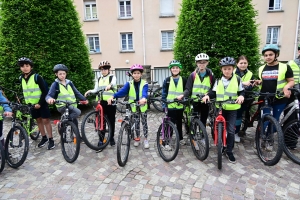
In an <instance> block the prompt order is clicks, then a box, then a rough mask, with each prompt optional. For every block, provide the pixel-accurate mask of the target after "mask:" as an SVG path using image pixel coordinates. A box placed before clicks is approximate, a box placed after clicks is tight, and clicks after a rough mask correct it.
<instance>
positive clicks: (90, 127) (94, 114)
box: [81, 111, 112, 151]
mask: <svg viewBox="0 0 300 200" xmlns="http://www.w3.org/2000/svg"><path fill="white" fill-rule="evenodd" d="M100 119H101V115H100V112H99V111H91V112H89V113H88V114H86V116H85V117H84V118H83V120H82V124H81V134H82V139H83V140H84V142H85V144H86V145H87V146H88V147H90V148H91V149H93V150H95V151H99V150H101V149H104V148H105V147H106V146H107V145H108V143H109V141H110V138H111V135H112V134H111V125H110V122H109V120H108V118H107V116H106V115H104V116H103V130H102V131H100V128H101V127H100V126H101V124H100Z"/></svg>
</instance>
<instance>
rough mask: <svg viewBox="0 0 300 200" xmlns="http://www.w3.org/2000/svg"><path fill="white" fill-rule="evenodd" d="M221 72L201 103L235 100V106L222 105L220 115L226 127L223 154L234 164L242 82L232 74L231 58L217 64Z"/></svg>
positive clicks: (241, 101)
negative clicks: (235, 136)
mask: <svg viewBox="0 0 300 200" xmlns="http://www.w3.org/2000/svg"><path fill="white" fill-rule="evenodd" d="M219 65H220V67H221V71H222V74H223V76H222V78H221V79H218V80H217V81H216V83H215V85H214V87H213V89H212V91H210V92H209V93H208V94H207V95H205V96H204V97H203V101H204V102H206V101H207V100H208V101H209V99H210V98H215V97H216V101H225V100H228V99H229V98H232V99H233V100H235V99H236V104H223V105H222V113H223V116H224V118H225V120H226V126H227V130H226V131H227V141H226V142H227V148H226V150H225V149H223V152H224V153H225V155H226V156H227V158H228V160H229V162H231V163H235V162H236V160H235V157H234V155H233V152H232V149H233V146H234V133H235V130H234V129H235V121H236V115H237V110H238V109H239V108H240V107H241V104H242V103H243V101H244V89H243V85H242V81H241V80H240V78H239V77H238V76H236V75H235V74H234V73H233V70H234V67H235V60H234V58H231V57H225V58H223V59H221V61H220V63H219Z"/></svg>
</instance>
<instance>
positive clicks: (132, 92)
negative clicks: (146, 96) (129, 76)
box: [128, 80, 148, 112]
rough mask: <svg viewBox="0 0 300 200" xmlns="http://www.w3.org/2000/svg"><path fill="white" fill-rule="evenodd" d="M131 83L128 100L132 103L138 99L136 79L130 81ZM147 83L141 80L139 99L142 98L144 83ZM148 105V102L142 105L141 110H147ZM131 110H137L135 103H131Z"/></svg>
mask: <svg viewBox="0 0 300 200" xmlns="http://www.w3.org/2000/svg"><path fill="white" fill-rule="evenodd" d="M129 84H130V88H129V99H128V102H129V103H132V102H134V100H135V99H136V93H135V88H134V80H132V81H130V82H129ZM146 84H147V82H146V81H144V80H141V82H140V86H139V97H138V100H140V99H141V98H142V95H143V88H144V85H146ZM147 107H148V106H147V103H146V104H145V105H143V106H141V107H140V110H141V112H146V111H147ZM131 111H132V112H136V106H135V105H134V104H131Z"/></svg>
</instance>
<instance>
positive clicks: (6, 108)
mask: <svg viewBox="0 0 300 200" xmlns="http://www.w3.org/2000/svg"><path fill="white" fill-rule="evenodd" d="M0 102H8V100H7V99H6V98H5V96H4V95H3V93H2V90H0ZM3 110H4V113H3ZM2 114H3V115H4V116H6V117H11V116H12V111H11V108H10V107H9V106H8V105H7V104H0V142H1V144H2V147H3V148H4V135H3V117H2Z"/></svg>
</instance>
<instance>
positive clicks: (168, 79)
mask: <svg viewBox="0 0 300 200" xmlns="http://www.w3.org/2000/svg"><path fill="white" fill-rule="evenodd" d="M170 80H171V76H169V77H167V78H166V93H167V94H168V93H169V86H170Z"/></svg>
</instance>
